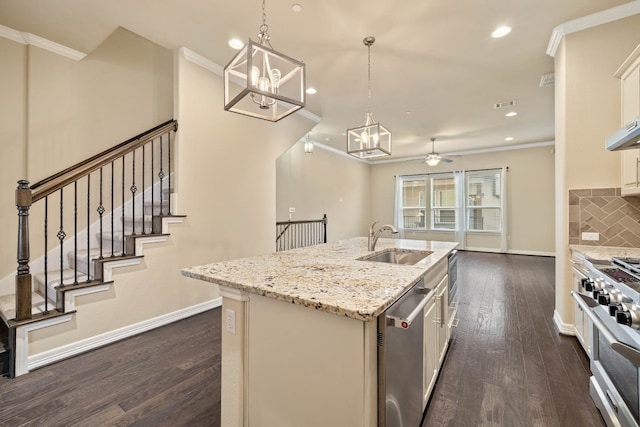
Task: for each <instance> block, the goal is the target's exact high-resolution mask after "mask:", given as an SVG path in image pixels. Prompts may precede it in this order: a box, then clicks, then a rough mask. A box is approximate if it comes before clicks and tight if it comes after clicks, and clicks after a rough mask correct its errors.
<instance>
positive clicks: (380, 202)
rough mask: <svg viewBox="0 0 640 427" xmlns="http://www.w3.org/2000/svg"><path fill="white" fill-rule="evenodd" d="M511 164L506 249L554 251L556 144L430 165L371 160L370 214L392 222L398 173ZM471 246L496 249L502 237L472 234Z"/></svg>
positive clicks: (421, 235)
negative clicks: (374, 161)
mask: <svg viewBox="0 0 640 427" xmlns="http://www.w3.org/2000/svg"><path fill="white" fill-rule="evenodd" d="M503 166H508V167H509V172H508V174H507V224H508V226H507V227H508V228H507V230H508V236H509V241H508V248H507V249H508V251H510V252H519V253H534V254H535V253H538V254H552V253H553V251H554V228H553V220H554V216H553V209H554V191H553V189H554V153H553V146H543V147H537V148H527V149H521V150H510V151H498V152H492V153H483V154H470V155H465V156H462V157H459V158H456V159H455V160H454V162H453V163H450V164H448V165H447V164H444V165H438V166H436V167H433V168H431V167H429V168H428V169H427V166H426V165H424V164H422V163H420V161H418V160H415V161H406V162H395V163H385V164H381V165H373V166H372V168H371V181H370V182H371V189H372V192H371V213H372V217H373V218H375V219H378V220H379V221H381V222H383V223H393V218H394V197H395V196H394V194H395V176H396V175H411V174H420V173H440V172H451V171H454V170H474V169H484V168H501V167H503ZM406 237H407V238H415V239H430V240H446V241H453V240H454V236H453V234H452V233H447V232H437V233H434V232H409V233H407V234H406ZM467 246H469V247H473V248H480V249H493V250H497V249H499V247H500V241H499V238H498V237H496V236H491V235H486V234H470V235H469V236H468V238H467Z"/></svg>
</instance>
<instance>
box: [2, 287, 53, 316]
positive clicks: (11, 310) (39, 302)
mask: <svg viewBox="0 0 640 427" xmlns="http://www.w3.org/2000/svg"><path fill="white" fill-rule="evenodd" d="M44 305H45V304H44V297H43V296H42V295H40V294H39V293H38V292H34V293H32V294H31V314H40V313H44ZM55 308H56V307H55V304H53V303H52V302H51V301H49V304H48V309H49V310H52V309H55ZM0 313H2V316H3V317H4V318H5V319H7V320H11V319H15V317H16V296H15V294H9V295H2V296H0Z"/></svg>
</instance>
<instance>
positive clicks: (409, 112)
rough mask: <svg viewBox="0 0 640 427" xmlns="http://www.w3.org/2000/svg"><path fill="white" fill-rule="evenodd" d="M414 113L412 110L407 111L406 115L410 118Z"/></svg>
mask: <svg viewBox="0 0 640 427" xmlns="http://www.w3.org/2000/svg"><path fill="white" fill-rule="evenodd" d="M412 112H413V111H411V110H407V111H405V112H404V113H405V114H406V115H407V116H410V115H411V113H412Z"/></svg>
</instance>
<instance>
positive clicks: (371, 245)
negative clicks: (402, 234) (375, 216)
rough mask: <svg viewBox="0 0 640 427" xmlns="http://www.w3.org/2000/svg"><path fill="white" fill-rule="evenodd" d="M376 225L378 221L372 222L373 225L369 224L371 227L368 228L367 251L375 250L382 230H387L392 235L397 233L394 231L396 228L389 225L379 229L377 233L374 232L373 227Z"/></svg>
mask: <svg viewBox="0 0 640 427" xmlns="http://www.w3.org/2000/svg"><path fill="white" fill-rule="evenodd" d="M377 223H378V221H374V222H373V224H371V227H369V241H368V242H367V249H368V250H369V251H375V250H376V242H377V241H378V238H379V237H380V234H382V232H383V231H384V230H389V231H391V232H392V233H393V234H397V233H398V230H396V228H395V227H394V226H393V225H390V224H385V225H383V226H382V227H380V229H378V231H374V229H373V227H375V225H376V224H377Z"/></svg>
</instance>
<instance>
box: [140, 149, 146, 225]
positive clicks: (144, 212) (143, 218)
mask: <svg viewBox="0 0 640 427" xmlns="http://www.w3.org/2000/svg"><path fill="white" fill-rule="evenodd" d="M145 147H146V145H143V146H142V174H141V175H142V234H147V232H146V228H145V227H146V226H145V218H146V215H147V212H146V208H145V205H144V193H145V192H146V191H145V189H146V187H145V186H144V170H145V168H144V166H145V159H144V148H145Z"/></svg>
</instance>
